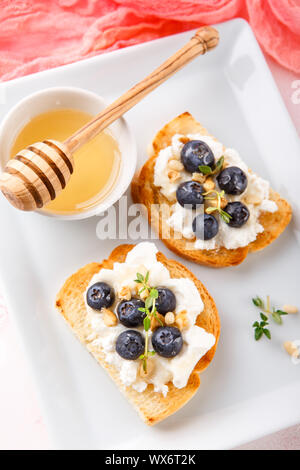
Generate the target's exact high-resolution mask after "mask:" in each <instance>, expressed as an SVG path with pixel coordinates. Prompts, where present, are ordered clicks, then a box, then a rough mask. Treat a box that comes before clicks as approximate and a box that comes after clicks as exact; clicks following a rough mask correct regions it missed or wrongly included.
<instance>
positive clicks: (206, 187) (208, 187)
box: [203, 178, 216, 191]
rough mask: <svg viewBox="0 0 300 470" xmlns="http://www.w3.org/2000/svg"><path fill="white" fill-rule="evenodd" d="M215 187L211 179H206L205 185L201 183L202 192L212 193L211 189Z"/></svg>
mask: <svg viewBox="0 0 300 470" xmlns="http://www.w3.org/2000/svg"><path fill="white" fill-rule="evenodd" d="M215 187H216V185H215V182H214V180H212V179H211V178H206V180H205V183H203V188H204V190H205V191H212V190H213V189H215Z"/></svg>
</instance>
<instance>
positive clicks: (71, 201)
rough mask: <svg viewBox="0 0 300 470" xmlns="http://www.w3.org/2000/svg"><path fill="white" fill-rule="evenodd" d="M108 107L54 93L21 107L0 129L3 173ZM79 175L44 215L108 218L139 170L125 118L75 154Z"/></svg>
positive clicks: (64, 90) (85, 96)
mask: <svg viewBox="0 0 300 470" xmlns="http://www.w3.org/2000/svg"><path fill="white" fill-rule="evenodd" d="M106 106H107V103H106V102H105V101H104V100H103V98H101V97H100V96H99V95H97V94H96V93H93V92H91V91H87V90H84V89H81V88H73V87H54V88H47V89H44V90H41V91H39V92H37V93H34V94H32V95H30V96H27V97H26V98H24V99H23V100H22V101H20V102H19V103H18V104H17V105H16V106H14V108H12V110H11V111H10V112H9V113H8V115H7V116H6V118H5V119H4V120H3V121H2V123H1V126H0V169H1V171H3V170H4V167H5V165H6V163H7V161H8V160H9V159H10V158H12V157H14V156H15V155H16V154H17V153H18V152H19V151H20V150H22V149H24V148H26V147H27V146H28V145H31V144H33V143H35V142H41V141H43V140H45V139H47V138H48V139H54V140H58V141H60V142H63V141H64V140H66V139H67V138H68V137H69V136H70V135H72V134H73V133H74V132H75V131H76V130H78V129H79V128H81V127H82V126H84V125H85V124H86V123H87V122H89V121H90V120H91V119H92V118H93V117H94V116H95V115H96V114H98V113H99V112H100V111H101V110H102V109H104V108H105V107H106ZM73 156H74V172H73V174H72V176H71V178H70V180H69V182H68V184H67V185H66V187H65V189H63V190H62V191H61V193H60V194H59V195H58V196H57V197H56V198H55V199H54V200H53V201H51V202H50V203H49V204H47V206H44V207H43V208H42V209H39V210H37V211H36V212H38V213H39V214H42V215H47V216H50V217H56V218H60V219H68V220H72V219H75V220H76V219H84V218H87V217H91V216H94V215H97V214H100V213H102V212H104V211H105V210H106V209H108V207H110V206H111V205H112V204H114V203H115V202H116V201H117V200H118V199H120V197H121V196H122V194H123V193H124V192H125V191H126V189H127V188H128V186H129V184H130V182H131V180H132V178H133V175H134V171H135V168H136V159H137V154H136V145H135V141H134V138H133V135H132V133H131V131H130V129H129V127H128V124H127V123H126V121H125V119H124V118H119V119H118V120H117V121H115V122H114V123H113V124H111V125H110V126H109V127H108V128H107V129H105V130H104V131H103V132H101V133H100V134H98V135H97V136H96V137H94V138H93V139H91V140H90V141H89V142H87V143H86V144H84V145H83V146H82V147H81V148H80V149H78V150H76V152H74V155H73Z"/></svg>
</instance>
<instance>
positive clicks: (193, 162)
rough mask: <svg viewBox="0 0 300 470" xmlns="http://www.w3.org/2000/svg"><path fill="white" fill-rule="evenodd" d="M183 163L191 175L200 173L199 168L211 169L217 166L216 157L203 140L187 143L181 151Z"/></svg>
mask: <svg viewBox="0 0 300 470" xmlns="http://www.w3.org/2000/svg"><path fill="white" fill-rule="evenodd" d="M180 156H181V161H182V164H183V166H184V168H185V169H186V171H189V172H190V173H194V172H198V173H200V170H199V166H200V165H201V166H210V167H211V168H213V167H214V165H215V157H214V154H213V153H212V151H211V149H210V147H209V146H208V145H207V144H206V143H205V142H202V140H190V141H189V142H187V143H186V144H185V145H184V146H183V147H182V150H181V155H180Z"/></svg>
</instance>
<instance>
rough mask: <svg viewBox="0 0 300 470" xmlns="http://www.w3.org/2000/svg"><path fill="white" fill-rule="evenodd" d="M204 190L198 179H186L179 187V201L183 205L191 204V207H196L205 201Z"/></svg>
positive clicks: (177, 195)
mask: <svg viewBox="0 0 300 470" xmlns="http://www.w3.org/2000/svg"><path fill="white" fill-rule="evenodd" d="M203 192H204V189H203V186H202V185H201V184H200V183H198V182H197V181H186V182H185V183H181V184H180V185H179V186H178V188H177V191H176V197H177V201H178V202H179V204H180V205H181V206H182V207H184V206H185V205H189V206H190V208H191V209H196V208H197V206H199V205H200V204H203V203H204V197H203V195H202V194H203Z"/></svg>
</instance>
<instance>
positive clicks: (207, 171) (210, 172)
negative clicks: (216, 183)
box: [198, 156, 224, 176]
mask: <svg viewBox="0 0 300 470" xmlns="http://www.w3.org/2000/svg"><path fill="white" fill-rule="evenodd" d="M223 165H224V156H222V157H221V158H219V160H218V161H217V163H216V166H215V168H214V169H213V170H212V169H211V167H210V166H207V165H199V167H198V168H199V171H201V173H203V174H204V175H207V176H213V175H216V174H217V173H219V172H220V171H221V170H222V168H223Z"/></svg>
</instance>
